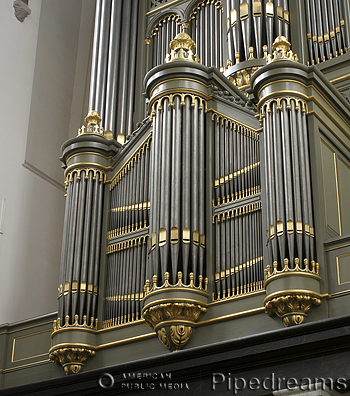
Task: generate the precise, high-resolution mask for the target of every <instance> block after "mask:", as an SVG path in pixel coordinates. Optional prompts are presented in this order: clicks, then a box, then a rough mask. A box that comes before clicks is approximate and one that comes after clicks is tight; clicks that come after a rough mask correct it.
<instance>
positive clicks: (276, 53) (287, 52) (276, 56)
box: [267, 36, 299, 63]
mask: <svg viewBox="0 0 350 396" xmlns="http://www.w3.org/2000/svg"><path fill="white" fill-rule="evenodd" d="M290 46H291V44H290V42H289V41H288V40H287V39H286V37H285V36H278V37H277V38H276V40H275V41H274V43H273V45H272V51H273V57H272V56H271V55H269V56H268V57H267V63H270V62H273V61H275V60H290V61H294V62H298V61H299V59H298V55H297V54H294V53H293V51H292V50H291V49H290Z"/></svg>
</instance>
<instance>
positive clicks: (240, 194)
mask: <svg viewBox="0 0 350 396" xmlns="http://www.w3.org/2000/svg"><path fill="white" fill-rule="evenodd" d="M260 193H261V187H260V186H254V187H249V188H247V189H246V190H242V191H237V192H236V193H234V194H231V195H226V196H223V197H219V198H218V200H217V204H215V200H214V199H213V208H216V207H218V206H221V205H225V204H228V203H231V202H235V201H237V200H239V199H242V198H248V197H251V196H253V195H256V194H260Z"/></svg>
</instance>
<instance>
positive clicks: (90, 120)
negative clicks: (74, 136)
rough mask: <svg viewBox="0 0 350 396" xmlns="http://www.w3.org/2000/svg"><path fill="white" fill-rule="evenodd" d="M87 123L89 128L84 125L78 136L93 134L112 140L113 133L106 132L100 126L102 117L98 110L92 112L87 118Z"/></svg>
mask: <svg viewBox="0 0 350 396" xmlns="http://www.w3.org/2000/svg"><path fill="white" fill-rule="evenodd" d="M85 122H86V123H87V127H86V126H85V125H82V126H81V128H79V130H78V136H80V135H84V134H85V133H90V134H91V133H92V134H94V135H100V136H103V137H105V138H106V139H112V138H113V133H112V132H111V131H106V132H107V133H106V134H105V130H104V129H103V128H102V127H100V126H99V125H98V124H99V123H100V122H101V117H100V115H99V114H98V112H97V111H96V110H91V111H90V112H89V114H88V115H87V116H86V117H85Z"/></svg>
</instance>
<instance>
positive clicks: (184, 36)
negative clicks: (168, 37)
mask: <svg viewBox="0 0 350 396" xmlns="http://www.w3.org/2000/svg"><path fill="white" fill-rule="evenodd" d="M195 47H196V43H195V42H194V41H193V40H192V38H191V36H190V35H189V34H188V33H185V32H181V33H179V34H177V35H176V36H175V37H174V39H173V40H172V41H170V49H171V51H170V54H167V55H166V57H165V62H166V63H169V62H173V61H176V60H187V61H191V62H196V63H199V57H198V55H197V54H194V52H193V50H194V49H195Z"/></svg>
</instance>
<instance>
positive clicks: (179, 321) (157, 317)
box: [142, 302, 207, 351]
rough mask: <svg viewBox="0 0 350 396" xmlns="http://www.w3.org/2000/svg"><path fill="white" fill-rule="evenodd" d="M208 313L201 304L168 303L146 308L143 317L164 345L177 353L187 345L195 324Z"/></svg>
mask: <svg viewBox="0 0 350 396" xmlns="http://www.w3.org/2000/svg"><path fill="white" fill-rule="evenodd" d="M206 311H207V309H206V308H205V307H202V306H201V305H200V304H193V303H183V302H181V303H178V302H166V303H164V304H156V305H153V306H151V307H146V309H144V310H143V312H142V316H143V318H144V319H145V321H146V323H147V324H149V325H150V326H151V327H153V328H154V330H155V331H156V333H157V335H158V338H159V340H160V341H161V342H162V343H163V345H164V346H165V347H167V348H168V349H170V350H172V351H177V350H180V349H181V348H182V347H183V346H185V345H186V344H187V342H188V341H189V339H190V337H191V335H192V327H193V326H194V322H196V321H197V320H198V318H199V316H200V314H201V313H204V312H206Z"/></svg>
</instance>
